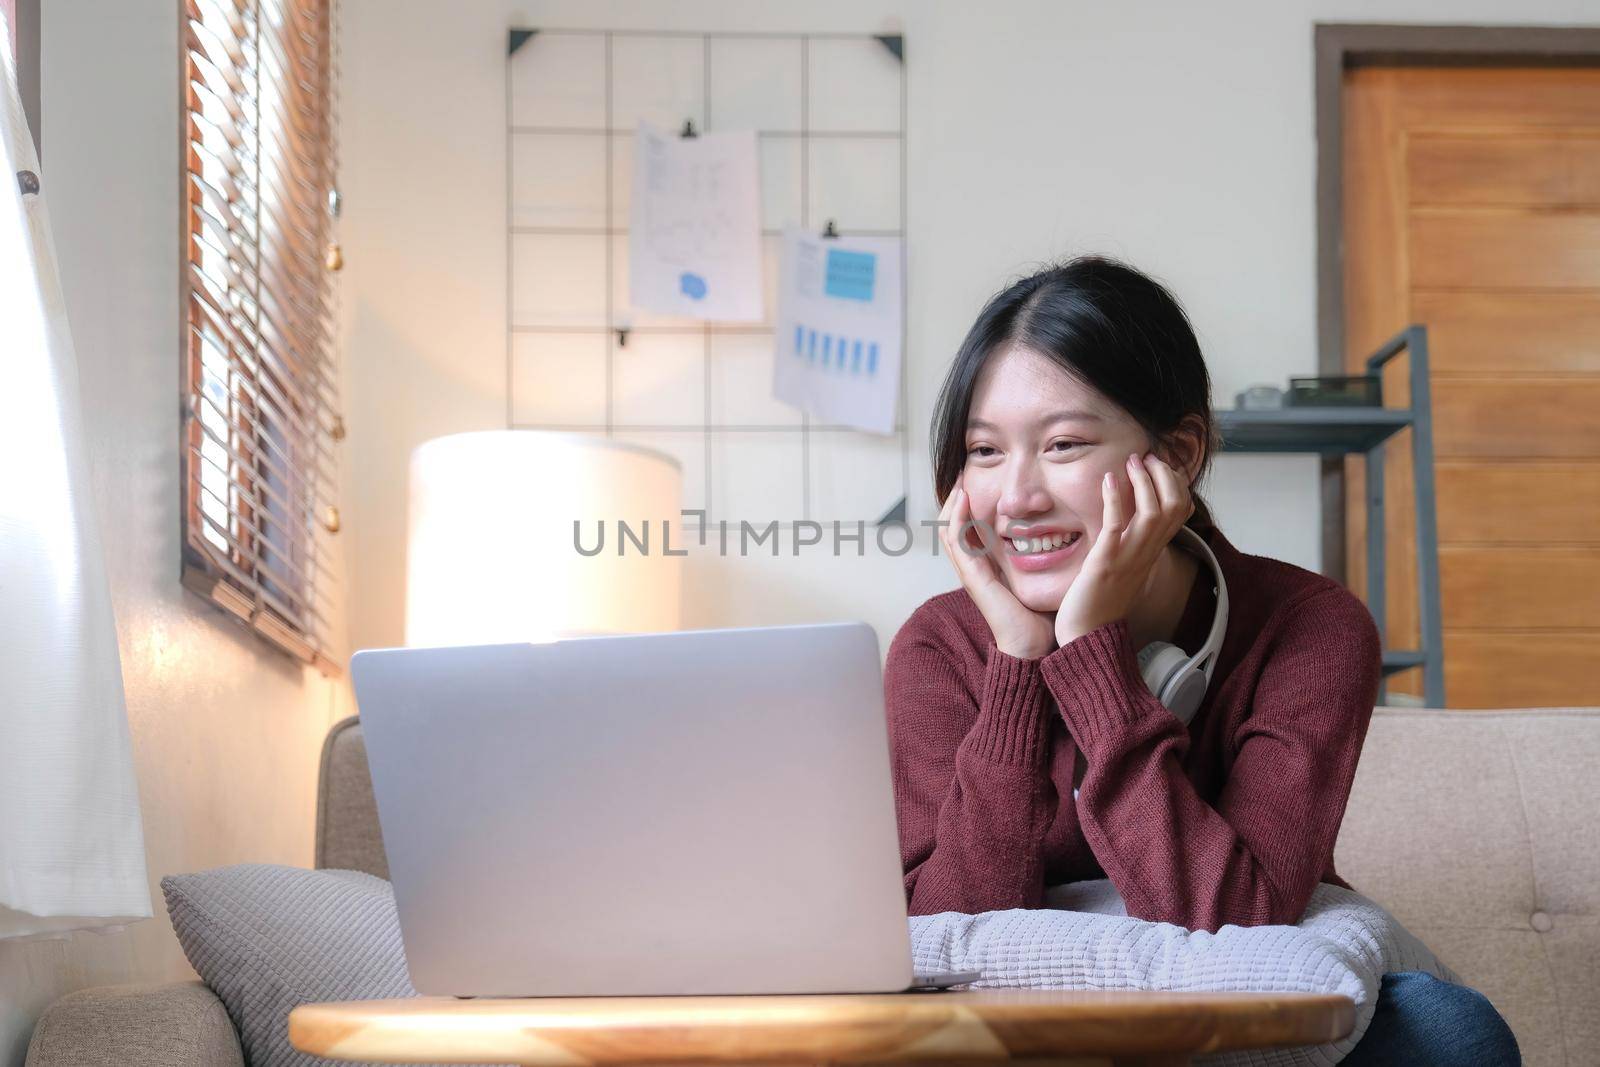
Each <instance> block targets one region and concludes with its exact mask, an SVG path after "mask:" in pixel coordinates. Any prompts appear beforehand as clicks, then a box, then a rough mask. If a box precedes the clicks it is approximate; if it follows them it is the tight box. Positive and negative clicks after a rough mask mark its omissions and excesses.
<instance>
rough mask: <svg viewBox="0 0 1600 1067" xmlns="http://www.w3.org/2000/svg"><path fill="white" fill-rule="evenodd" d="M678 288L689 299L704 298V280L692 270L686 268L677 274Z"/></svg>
mask: <svg viewBox="0 0 1600 1067" xmlns="http://www.w3.org/2000/svg"><path fill="white" fill-rule="evenodd" d="M678 288H679V289H681V290H683V295H684V296H686V297H688V298H689V299H690V300H704V299H705V298H706V280H705V279H704V278H702V277H700V275H698V274H695V273H694V272H692V271H687V270H686V271H684V272H683V273H682V274H680V275H678Z"/></svg>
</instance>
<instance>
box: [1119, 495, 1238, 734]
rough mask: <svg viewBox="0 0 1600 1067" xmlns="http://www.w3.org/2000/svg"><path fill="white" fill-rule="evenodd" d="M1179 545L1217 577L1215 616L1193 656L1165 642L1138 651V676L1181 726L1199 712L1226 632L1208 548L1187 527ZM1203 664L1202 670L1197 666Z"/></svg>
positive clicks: (1223, 599)
mask: <svg viewBox="0 0 1600 1067" xmlns="http://www.w3.org/2000/svg"><path fill="white" fill-rule="evenodd" d="M1177 540H1179V541H1187V542H1188V547H1190V548H1192V549H1196V550H1198V551H1196V552H1195V554H1196V555H1199V556H1201V557H1202V558H1204V559H1205V561H1206V562H1207V563H1209V564H1211V573H1213V574H1215V575H1216V576H1217V584H1216V586H1215V587H1213V590H1212V591H1213V592H1215V593H1216V594H1217V613H1216V617H1215V618H1213V619H1212V621H1211V632H1210V633H1209V634H1208V635H1206V642H1205V644H1203V645H1201V646H1200V651H1198V652H1196V653H1195V654H1194V655H1193V656H1191V655H1189V654H1188V653H1186V652H1184V650H1183V649H1181V648H1179V647H1178V646H1177V645H1174V644H1172V643H1170V642H1167V641H1152V642H1151V643H1150V644H1148V645H1145V646H1144V647H1143V648H1141V649H1140V650H1139V674H1140V675H1141V676H1143V678H1144V684H1145V685H1147V686H1149V687H1150V692H1152V693H1154V694H1155V695H1156V699H1158V700H1160V701H1161V703H1163V704H1165V705H1166V706H1167V709H1168V710H1169V711H1171V712H1172V713H1173V714H1174V715H1176V716H1177V717H1178V718H1179V719H1180V720H1182V721H1183V722H1184V723H1185V724H1187V723H1188V722H1189V720H1190V719H1192V718H1194V713H1195V712H1196V711H1198V710H1199V709H1200V700H1201V698H1203V697H1204V696H1205V695H1206V688H1207V687H1208V686H1210V684H1211V673H1212V671H1214V670H1215V669H1216V666H1217V653H1218V652H1219V651H1220V650H1221V648H1222V637H1223V634H1224V633H1225V632H1226V631H1227V629H1228V583H1227V582H1225V581H1223V580H1222V567H1221V565H1220V564H1218V563H1217V557H1216V556H1214V555H1212V553H1211V546H1210V545H1208V544H1206V543H1205V540H1204V539H1203V538H1202V537H1201V536H1200V535H1199V534H1197V533H1195V532H1194V531H1193V530H1191V529H1190V528H1189V527H1187V526H1180V527H1179V528H1178V538H1177ZM1202 660H1204V661H1205V668H1204V670H1202V669H1201V668H1200V666H1199V664H1200V662H1201V661H1202Z"/></svg>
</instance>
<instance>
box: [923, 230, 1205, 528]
mask: <svg viewBox="0 0 1600 1067" xmlns="http://www.w3.org/2000/svg"><path fill="white" fill-rule="evenodd" d="M1012 345H1018V346H1021V347H1024V348H1028V349H1031V350H1032V351H1034V352H1037V353H1039V354H1040V355H1042V356H1044V357H1046V358H1048V359H1050V360H1051V361H1053V362H1054V363H1056V364H1057V365H1059V366H1060V367H1061V368H1062V369H1063V370H1065V371H1066V372H1067V373H1068V374H1070V375H1072V377H1073V378H1074V379H1075V380H1077V381H1078V382H1080V383H1082V384H1085V385H1087V386H1089V387H1091V388H1093V389H1095V390H1097V391H1099V392H1100V393H1101V394H1103V395H1104V396H1105V397H1106V398H1107V399H1109V400H1111V401H1112V402H1113V403H1115V404H1116V405H1118V406H1119V407H1121V408H1122V409H1123V410H1124V411H1126V412H1127V413H1128V414H1129V415H1130V416H1131V417H1132V418H1133V419H1134V420H1135V421H1136V422H1138V423H1139V424H1140V425H1141V426H1143V427H1144V429H1145V431H1146V432H1147V433H1148V434H1150V436H1151V437H1152V438H1153V439H1154V440H1156V441H1157V442H1160V443H1162V444H1170V443H1171V441H1172V439H1173V437H1174V435H1175V433H1176V432H1177V431H1178V430H1179V429H1180V427H1181V426H1182V425H1183V424H1185V423H1189V424H1195V422H1196V418H1198V422H1199V424H1200V425H1202V426H1203V429H1201V431H1200V432H1201V435H1202V440H1203V441H1204V442H1205V458H1204V460H1203V461H1202V463H1201V467H1200V470H1199V471H1198V472H1197V473H1196V475H1195V479H1194V481H1195V485H1191V486H1190V497H1191V498H1192V499H1193V501H1194V514H1193V515H1191V516H1190V517H1189V520H1188V525H1189V526H1193V527H1197V528H1200V527H1207V526H1213V525H1215V523H1214V522H1213V521H1212V518H1211V511H1210V509H1209V508H1208V507H1207V506H1206V502H1205V501H1204V500H1203V499H1202V498H1201V496H1200V493H1199V492H1198V490H1197V488H1196V486H1197V485H1198V484H1199V482H1200V480H1201V479H1202V478H1203V477H1204V476H1205V474H1206V472H1207V471H1208V470H1209V469H1210V467H1211V458H1212V455H1213V454H1214V453H1215V452H1216V450H1217V449H1218V448H1219V447H1220V446H1221V440H1220V437H1219V436H1218V434H1217V430H1216V428H1215V424H1214V422H1213V421H1212V418H1211V376H1210V375H1209V374H1208V373H1207V372H1206V364H1205V359H1204V357H1202V356H1201V354H1200V343H1199V342H1198V341H1197V340H1195V336H1194V329H1193V328H1192V327H1191V326H1190V325H1189V318H1188V316H1187V315H1185V314H1184V311H1183V308H1182V307H1181V306H1180V305H1179V304H1178V301H1177V300H1176V299H1174V298H1173V296H1172V294H1171V293H1169V292H1167V290H1166V289H1165V288H1163V287H1162V286H1161V284H1160V283H1158V282H1157V281H1155V280H1154V279H1153V278H1150V277H1149V276H1148V275H1145V274H1142V273H1140V272H1139V271H1137V270H1135V269H1134V268H1132V267H1130V266H1128V265H1127V264H1125V263H1119V262H1117V261H1115V260H1112V259H1107V258H1104V257H1102V256H1080V257H1078V258H1076V259H1071V260H1068V261H1066V262H1064V263H1058V264H1054V265H1052V266H1049V267H1046V268H1045V269H1044V270H1041V271H1039V272H1038V273H1036V274H1032V275H1030V276H1028V277H1026V278H1023V279H1022V280H1021V281H1018V282H1015V283H1013V284H1011V285H1010V286H1008V287H1007V288H1006V289H1004V290H1003V291H1001V292H999V293H997V294H995V296H994V297H993V298H991V299H990V300H989V302H988V303H987V304H985V305H984V308H983V311H981V312H980V313H979V314H978V321H976V322H974V323H973V324H972V329H971V330H969V331H967V337H966V340H964V341H962V342H961V349H960V351H958V352H957V353H956V358H955V362H954V363H952V364H951V366H950V373H949V374H947V375H946V376H945V380H944V386H943V387H942V388H941V389H940V390H939V399H938V401H937V403H936V404H935V405H934V412H933V428H932V433H931V435H930V437H929V447H930V449H931V451H932V455H933V479H934V488H935V490H936V492H937V494H938V499H939V502H940V503H941V504H942V503H943V502H944V500H945V498H946V497H947V496H949V494H950V490H951V489H953V488H954V487H955V483H956V479H957V478H958V477H959V476H960V474H961V471H962V468H963V467H965V466H966V462H967V416H968V414H969V412H970V410H971V408H972V393H973V388H974V386H975V385H976V383H977V380H978V372H979V371H981V370H982V369H983V365H984V364H985V363H986V362H987V361H988V360H989V358H990V357H991V356H992V355H994V354H995V353H997V352H1000V351H1002V350H1003V349H1005V348H1008V347H1010V346H1012ZM1191 416H1192V417H1191ZM1195 428H1196V429H1199V428H1200V427H1199V426H1196V427H1195Z"/></svg>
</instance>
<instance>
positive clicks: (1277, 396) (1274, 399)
mask: <svg viewBox="0 0 1600 1067" xmlns="http://www.w3.org/2000/svg"><path fill="white" fill-rule="evenodd" d="M1233 404H1234V407H1236V408H1238V409H1239V410H1241V411H1276V410H1278V409H1279V408H1281V407H1283V390H1282V389H1279V388H1278V387H1277V386H1276V385H1252V386H1250V387H1249V388H1247V389H1241V390H1239V391H1238V392H1237V393H1235V394H1234V396H1233Z"/></svg>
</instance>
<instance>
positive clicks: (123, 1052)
mask: <svg viewBox="0 0 1600 1067" xmlns="http://www.w3.org/2000/svg"><path fill="white" fill-rule="evenodd" d="M134 1063H159V1064H163V1065H169V1067H244V1053H243V1052H242V1051H240V1049H239V1035H238V1032H237V1031H235V1030H234V1028H233V1023H232V1022H231V1021H230V1020H229V1019H228V1013H227V1011H226V1010H225V1009H224V1008H223V1006H222V1001H220V1000H218V999H217V995H216V994H215V993H213V992H212V991H211V990H210V989H209V988H208V987H207V986H206V985H205V984H204V983H202V982H173V983H171V984H168V985H125V986H100V987H98V988H95V989H80V990H78V991H77V992H76V993H68V994H67V995H66V996H64V997H62V998H61V999H60V1000H57V1001H56V1002H55V1003H54V1004H51V1005H50V1006H49V1007H48V1008H46V1009H45V1011H44V1014H43V1015H41V1016H39V1020H38V1022H37V1023H36V1024H35V1025H34V1030H33V1039H32V1040H31V1041H30V1042H29V1044H28V1059H27V1067H113V1065H118V1067H120V1065H125V1064H134Z"/></svg>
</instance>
